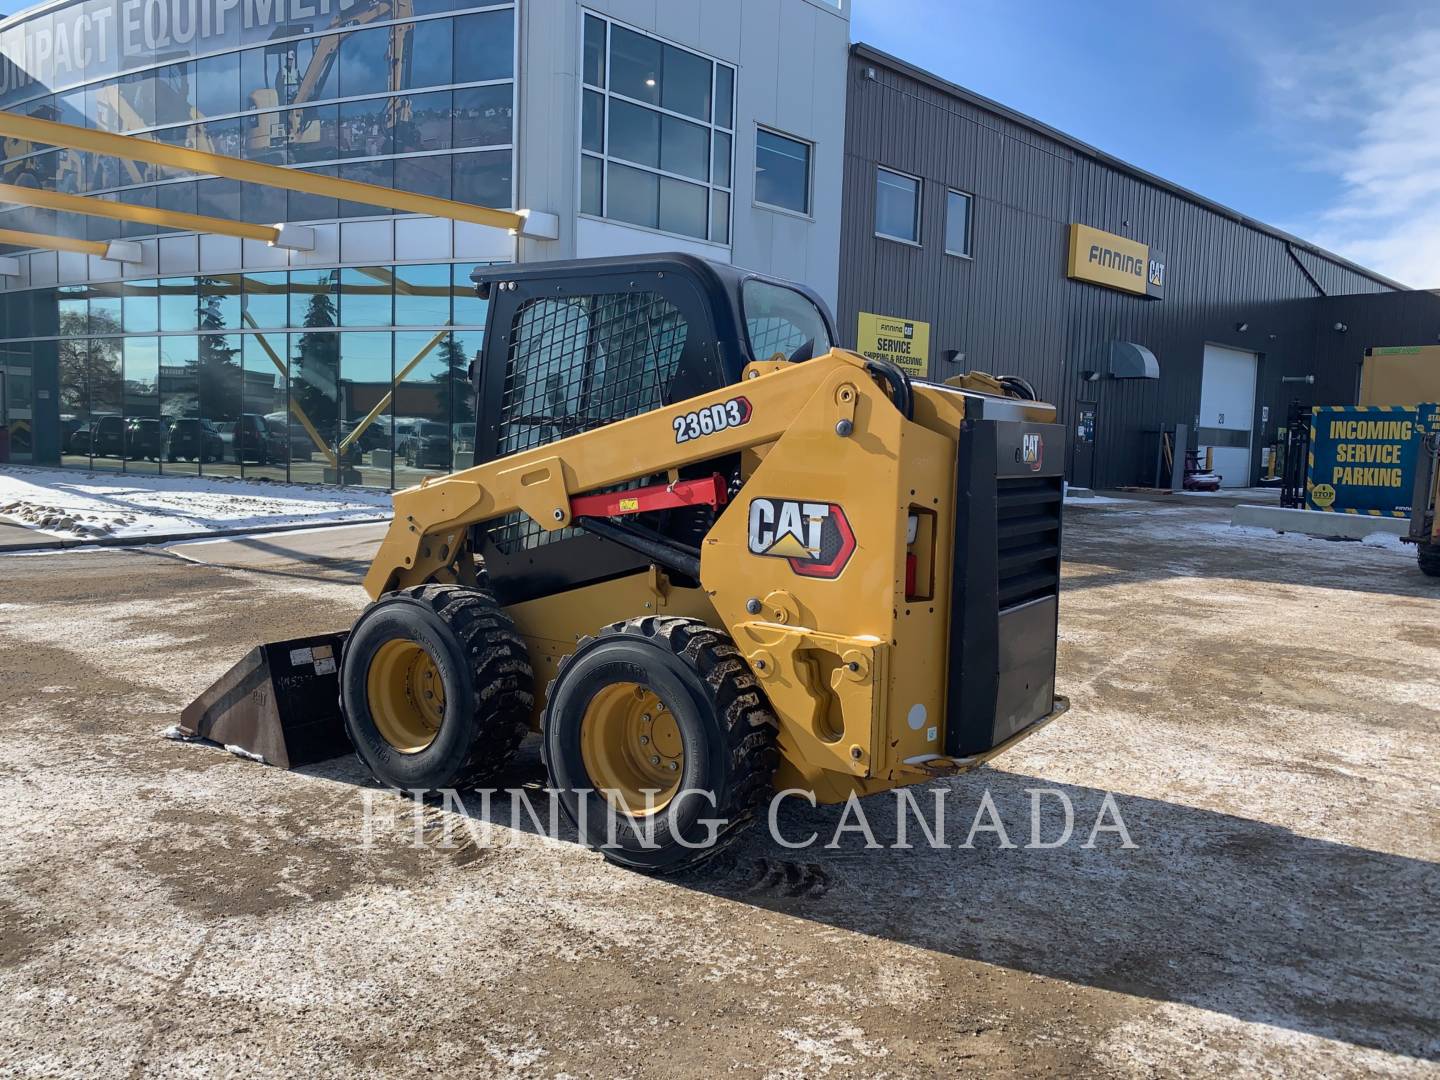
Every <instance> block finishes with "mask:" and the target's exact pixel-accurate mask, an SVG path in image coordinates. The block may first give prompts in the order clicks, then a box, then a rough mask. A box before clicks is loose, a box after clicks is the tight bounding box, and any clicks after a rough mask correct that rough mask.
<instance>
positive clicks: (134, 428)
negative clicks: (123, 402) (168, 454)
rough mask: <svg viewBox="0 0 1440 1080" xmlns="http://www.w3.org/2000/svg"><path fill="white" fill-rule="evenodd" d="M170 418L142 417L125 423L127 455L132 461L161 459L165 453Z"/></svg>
mask: <svg viewBox="0 0 1440 1080" xmlns="http://www.w3.org/2000/svg"><path fill="white" fill-rule="evenodd" d="M169 426H170V422H169V419H168V418H165V419H162V420H152V419H150V418H148V417H141V418H137V419H134V420H130V421H129V422H128V423H127V424H126V425H125V439H126V445H125V456H126V457H128V458H130V459H131V460H132V461H139V460H140V459H142V458H143V459H144V460H146V461H159V460H160V458H161V457H163V456H164V454H165V436H166V434H167V432H168V431H169Z"/></svg>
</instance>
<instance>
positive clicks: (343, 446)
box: [340, 330, 450, 454]
mask: <svg viewBox="0 0 1440 1080" xmlns="http://www.w3.org/2000/svg"><path fill="white" fill-rule="evenodd" d="M449 332H450V331H449V330H441V331H440V332H439V333H438V334H436V335H435V336H434V337H432V338H431V339H430V340H429V342H427V343H426V345H425V347H424V348H423V349H421V350H420V351H419V352H417V353H416V354H415V355H414V356H412V357H411V358H410V362H409V363H408V364H406V365H405V366H404V367H403V368H401V369H400V371H399V372H398V373H397V374H396V375H395V381H394V382H392V383H391V384H390V389H389V391H387V392H386V394H385V396H384V397H382V398H381V399H380V400H379V401H377V402H376V403H375V407H374V408H373V409H371V410H370V411H369V412H368V413H366V414H365V419H364V420H361V421H360V423H358V424H356V425H355V430H354V431H352V432H351V433H350V434H349V435H346V436H345V438H344V439H343V440H342V441H341V443H340V453H342V454H343V453H345V451H346V450H348V449H350V444H351V443H353V442H354V441H355V440H356V439H358V438H359V437H360V434H361V432H363V431H364V430H365V429H366V428H368V427H369V426H370V425H371V424H373V423H374V422H375V419H376V417H378V416H379V415H380V414H381V413H382V412H384V411H385V409H386V407H387V406H388V405H389V404H390V399H391V398H393V397H394V396H395V387H397V386H399V385H400V384H401V383H402V382H404V381H405V376H406V375H409V374H410V372H412V371H414V370H415V365H416V364H418V363H420V361H421V360H424V359H425V357H427V356H429V355H430V350H432V349H433V348H435V346H436V345H439V344H440V342H441V340H443V339H444V337H445V335H446V334H448V333H449ZM392 449H393V445H392Z"/></svg>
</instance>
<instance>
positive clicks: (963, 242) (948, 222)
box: [945, 191, 975, 259]
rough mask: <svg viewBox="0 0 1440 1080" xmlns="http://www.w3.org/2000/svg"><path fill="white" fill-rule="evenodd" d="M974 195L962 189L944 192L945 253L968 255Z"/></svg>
mask: <svg viewBox="0 0 1440 1080" xmlns="http://www.w3.org/2000/svg"><path fill="white" fill-rule="evenodd" d="M974 207H975V197H974V196H973V195H966V194H965V193H964V192H963V191H949V192H946V194H945V253H946V254H947V255H963V256H964V257H965V258H967V259H968V258H969V257H970V219H971V217H972V216H973V213H974Z"/></svg>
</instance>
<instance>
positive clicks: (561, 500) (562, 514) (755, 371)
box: [365, 350, 878, 597]
mask: <svg viewBox="0 0 1440 1080" xmlns="http://www.w3.org/2000/svg"><path fill="white" fill-rule="evenodd" d="M860 385H865V386H869V387H872V388H875V390H876V392H878V388H876V387H875V384H874V383H873V381H872V380H871V377H870V375H869V374H868V373H867V372H866V370H865V361H864V360H863V359H862V358H861V357H858V356H856V355H854V354H853V353H847V352H840V351H838V350H837V351H834V352H831V353H828V354H827V355H825V356H821V357H817V358H815V359H814V360H810V361H807V362H805V363H803V364H791V363H787V362H777V361H768V360H767V361H761V362H757V363H753V364H751V365H750V366H749V367H747V368H746V369H745V377H744V378H743V379H742V380H741V381H740V382H739V383H736V384H733V385H731V386H725V387H721V388H720V389H717V390H713V391H710V392H709V393H705V394H701V395H699V396H697V397H693V398H690V399H688V400H686V401H682V402H679V403H677V404H674V405H669V406H665V407H664V408H660V409H655V410H653V411H651V412H648V413H645V414H643V415H641V416H636V417H632V418H630V419H628V420H620V421H617V422H616V423H613V424H608V425H606V426H605V427H602V428H597V429H595V430H593V431H587V432H583V433H581V434H579V435H572V436H571V437H569V438H567V439H560V440H557V441H556V442H552V443H547V444H545V445H544V446H537V447H535V448H534V449H532V450H526V451H522V452H520V453H517V454H511V455H510V456H508V457H504V458H499V459H497V460H495V461H490V462H487V463H485V464H484V465H477V466H475V467H474V468H471V469H464V470H462V471H460V472H457V473H453V474H451V475H449V476H445V477H441V478H439V479H437V480H434V481H426V482H423V483H422V484H421V485H420V486H419V487H414V488H409V489H407V490H405V491H401V492H397V493H396V495H395V517H394V520H392V521H391V523H390V529H389V531H388V532H387V533H386V535H385V540H384V542H383V543H382V544H381V546H380V550H379V552H378V553H377V554H376V556H375V561H374V563H373V564H372V565H371V567H370V572H369V573H368V574H367V575H366V577H365V589H366V591H367V592H368V593H369V594H370V595H371V596H372V597H379V596H380V595H381V594H383V593H386V592H390V591H391V590H393V589H398V588H405V587H407V586H410V585H419V584H422V583H424V582H427V581H465V580H466V577H467V573H468V572H469V568H468V566H467V561H468V558H469V552H468V551H467V550H466V547H465V543H466V530H467V529H468V528H469V527H470V526H471V525H476V524H479V523H481V522H485V521H490V520H493V519H494V518H497V517H501V516H503V515H505V514H508V513H511V512H513V511H516V510H519V511H522V512H524V513H525V514H526V515H528V516H529V517H530V518H531V519H532V520H533V521H535V522H536V523H537V524H538V525H540V526H541V527H542V528H544V529H546V530H547V531H552V532H553V531H555V530H557V529H563V528H566V527H568V526H571V525H574V524H575V519H576V517H577V516H579V515H578V514H577V513H576V509H575V507H574V505H573V501H574V498H575V497H576V496H579V495H583V494H585V493H588V492H594V491H596V490H597V489H600V488H604V487H610V486H612V485H614V484H621V483H624V482H626V481H629V480H635V479H638V478H643V477H649V476H654V475H656V474H657V473H664V472H667V471H668V470H671V469H678V468H681V467H682V466H686V465H691V464H694V463H696V462H699V461H706V460H709V459H711V458H717V457H721V456H723V455H725V454H733V453H736V452H738V451H741V450H746V449H750V448H754V447H759V446H763V445H765V444H767V443H772V442H774V441H776V440H777V439H779V438H780V436H781V435H783V434H784V433H785V431H786V430H787V428H788V427H789V426H790V424H791V423H792V421H793V420H794V418H795V417H796V416H797V415H799V413H800V412H801V410H802V408H803V407H804V406H805V405H806V403H807V402H809V401H810V400H811V399H812V398H813V397H814V396H815V395H816V394H817V393H823V392H824V391H825V390H826V388H830V390H831V393H833V394H835V395H836V398H837V406H836V407H837V409H840V410H841V411H844V410H846V409H847V408H848V411H849V413H850V417H851V419H852V421H853V415H854V410H855V403H856V400H857V399H858V398H859V396H860V395H859V393H858V391H857V389H856V388H857V387H858V386H860ZM846 386H848V387H849V388H850V389H849V391H848V393H846V394H845V402H844V403H839V397H840V395H841V394H842V392H843V390H842V388H843V387H846ZM732 401H733V402H736V405H735V406H734V408H730V407H729V403H730V402H732ZM691 414H694V415H695V416H697V417H699V416H700V415H701V414H705V415H706V416H707V423H706V424H705V425H704V427H709V428H711V429H712V430H711V431H710V432H709V433H706V434H702V435H700V436H699V437H697V438H689V439H686V440H685V441H680V442H677V423H678V424H680V425H685V424H686V423H687V420H686V419H685V418H687V417H689V416H690V415H691ZM722 417H723V418H724V419H723V420H722V419H721V418H722ZM736 417H743V419H740V420H739V422H738V423H737V422H734V418H736ZM704 427H701V428H699V429H698V430H702V431H703V430H704Z"/></svg>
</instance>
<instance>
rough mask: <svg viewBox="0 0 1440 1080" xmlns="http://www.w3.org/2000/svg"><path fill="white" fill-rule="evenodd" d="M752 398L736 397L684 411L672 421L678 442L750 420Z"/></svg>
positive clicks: (713, 432)
mask: <svg viewBox="0 0 1440 1080" xmlns="http://www.w3.org/2000/svg"><path fill="white" fill-rule="evenodd" d="M750 413H751V408H750V399H749V398H746V397H734V398H731V399H730V400H729V401H726V402H722V403H721V404H719V405H709V406H707V407H705V408H703V409H696V410H695V411H694V412H688V413H682V414H681V415H679V416H677V417H675V419H674V420H672V421H671V424H672V425H673V426H674V428H675V441H676V442H677V443H683V442H689V441H690V440H691V439H698V438H700V437H701V436H704V435H714V434H715V433H716V432H717V431H724V430H725V429H726V428H734V427H739V426H740V425H741V424H748V423H749V422H750Z"/></svg>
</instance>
